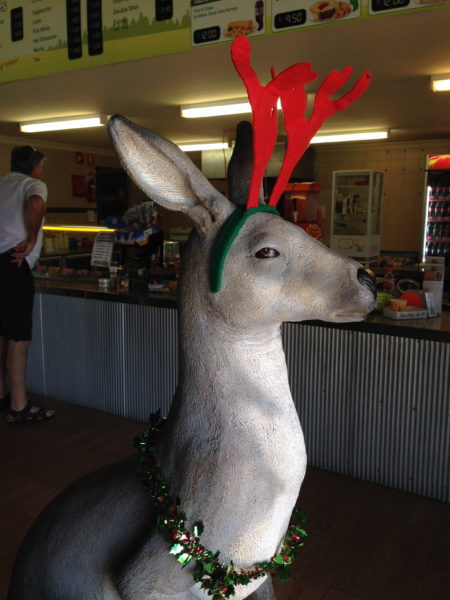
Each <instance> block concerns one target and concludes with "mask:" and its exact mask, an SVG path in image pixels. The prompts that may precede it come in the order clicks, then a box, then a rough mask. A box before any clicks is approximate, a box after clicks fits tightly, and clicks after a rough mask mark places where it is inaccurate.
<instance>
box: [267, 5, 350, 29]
mask: <svg viewBox="0 0 450 600" xmlns="http://www.w3.org/2000/svg"><path fill="white" fill-rule="evenodd" d="M360 14H361V8H360V0H342V1H340V2H339V1H336V0H316V1H314V0H272V29H273V31H285V30H289V29H297V28H299V27H311V26H314V25H325V24H326V23H338V22H339V21H348V20H350V19H358V18H359V17H360Z"/></svg>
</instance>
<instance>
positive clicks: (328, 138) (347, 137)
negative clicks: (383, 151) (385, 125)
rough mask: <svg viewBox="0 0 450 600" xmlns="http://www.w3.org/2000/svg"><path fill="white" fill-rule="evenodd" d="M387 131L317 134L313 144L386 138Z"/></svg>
mask: <svg viewBox="0 0 450 600" xmlns="http://www.w3.org/2000/svg"><path fill="white" fill-rule="evenodd" d="M387 137H388V132H387V131H361V132H354V133H337V134H333V135H316V136H314V137H313V138H312V140H311V144H332V143H334V142H362V141H366V140H385V139H386V138H387Z"/></svg>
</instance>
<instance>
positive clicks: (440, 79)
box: [431, 73, 450, 92]
mask: <svg viewBox="0 0 450 600" xmlns="http://www.w3.org/2000/svg"><path fill="white" fill-rule="evenodd" d="M431 89H432V90H433V92H449V91H450V73H446V74H445V75H433V76H432V77H431Z"/></svg>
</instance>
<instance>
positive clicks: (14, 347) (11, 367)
mask: <svg viewBox="0 0 450 600" xmlns="http://www.w3.org/2000/svg"><path fill="white" fill-rule="evenodd" d="M29 346H30V342H26V341H17V342H16V341H13V340H10V341H9V344H8V356H7V361H6V370H7V375H8V383H9V389H10V394H11V409H12V410H14V411H21V410H23V409H24V408H25V406H26V405H27V402H28V400H27V393H26V388H25V373H26V369H27V357H28V348H29ZM38 411H39V407H38V406H32V407H31V409H30V412H31V413H36V412H38ZM54 414H55V411H54V410H50V409H46V410H45V415H46V416H47V417H51V416H53V415H54ZM7 420H9V421H11V420H14V419H13V418H12V417H7Z"/></svg>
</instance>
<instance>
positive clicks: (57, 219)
mask: <svg viewBox="0 0 450 600" xmlns="http://www.w3.org/2000/svg"><path fill="white" fill-rule="evenodd" d="M28 144H29V145H32V146H35V147H36V148H38V149H39V150H40V151H41V152H43V153H44V154H45V156H46V162H45V168H44V177H43V179H44V181H45V182H46V184H47V187H48V200H47V209H50V210H49V211H48V212H47V214H46V222H47V223H61V224H85V223H88V217H87V211H88V210H95V209H96V203H95V202H91V201H89V200H87V199H86V198H85V197H76V196H73V194H72V175H83V176H86V175H87V171H88V166H87V154H93V156H94V166H103V167H119V166H120V164H119V161H118V159H117V158H116V156H115V154H114V152H113V151H112V150H111V151H109V150H102V149H99V148H87V147H78V146H72V145H69V144H67V145H52V144H49V143H48V142H42V141H40V140H37V139H34V138H30V137H28V136H27V137H25V136H24V137H17V138H16V137H11V138H9V137H0V173H1V174H2V175H3V174H5V173H7V172H8V171H9V170H10V164H9V161H10V153H11V150H12V148H13V147H14V146H22V145H28ZM77 152H79V153H82V154H83V159H84V162H83V164H77V162H76V153H77ZM58 208H62V209H64V212H60V213H58V212H54V211H55V209H58ZM68 208H76V209H78V210H77V211H74V212H73V213H67V212H66V211H67V209H68ZM80 209H83V212H79V210H80ZM95 222H96V221H95Z"/></svg>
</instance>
